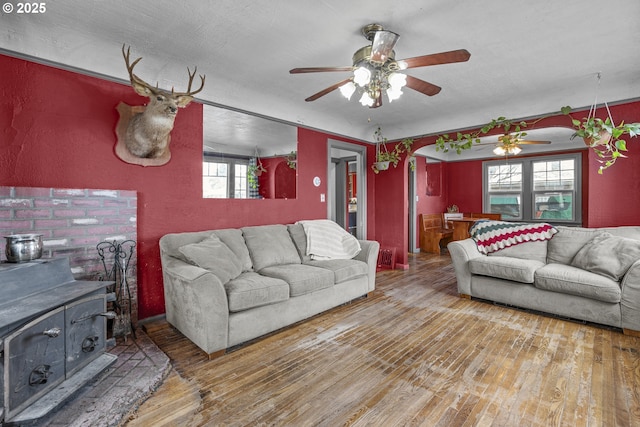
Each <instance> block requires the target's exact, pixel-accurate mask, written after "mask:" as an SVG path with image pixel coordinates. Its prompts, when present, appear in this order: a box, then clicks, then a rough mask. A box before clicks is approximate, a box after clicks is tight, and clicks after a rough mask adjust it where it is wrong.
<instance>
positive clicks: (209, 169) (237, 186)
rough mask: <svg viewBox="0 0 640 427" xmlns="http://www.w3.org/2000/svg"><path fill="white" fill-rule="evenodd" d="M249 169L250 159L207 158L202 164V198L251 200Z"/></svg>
mask: <svg viewBox="0 0 640 427" xmlns="http://www.w3.org/2000/svg"><path fill="white" fill-rule="evenodd" d="M248 167H249V159H231V158H226V157H225V158H217V157H208V156H207V157H205V159H204V161H203V162H202V197H204V198H216V199H224V198H233V199H246V198H249V193H248V190H247V170H248Z"/></svg>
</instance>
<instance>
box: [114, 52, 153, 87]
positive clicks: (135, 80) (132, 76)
mask: <svg viewBox="0 0 640 427" xmlns="http://www.w3.org/2000/svg"><path fill="white" fill-rule="evenodd" d="M130 54H131V46H129V47H128V48H127V52H126V53H125V51H124V44H123V45H122V56H124V62H125V64H126V65H127V71H128V72H129V80H131V84H137V85H140V86H143V87H146V88H148V89H149V90H151V91H153V90H154V88H153V86H151V85H150V84H149V83H147V82H145V81H144V80H142V79H141V78H140V77H138V76H136V75H135V74H133V67H135V66H136V64H137V63H138V62H140V60H141V59H142V57H140V58H138V59H136V60H135V61H133V64H131V65H129V55H130ZM155 89H156V90H157V89H158V87H157V85H156V88H155Z"/></svg>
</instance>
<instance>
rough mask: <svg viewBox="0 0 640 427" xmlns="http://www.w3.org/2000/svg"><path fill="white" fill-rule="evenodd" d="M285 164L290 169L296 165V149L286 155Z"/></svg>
mask: <svg viewBox="0 0 640 427" xmlns="http://www.w3.org/2000/svg"><path fill="white" fill-rule="evenodd" d="M286 160H287V166H289V167H290V168H291V169H295V168H296V167H297V166H298V153H297V152H296V151H292V152H291V153H289V154H288V155H287V157H286Z"/></svg>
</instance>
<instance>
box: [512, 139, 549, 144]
mask: <svg viewBox="0 0 640 427" xmlns="http://www.w3.org/2000/svg"><path fill="white" fill-rule="evenodd" d="M516 144H531V145H534V144H551V141H529V140H522V141H517V142H516Z"/></svg>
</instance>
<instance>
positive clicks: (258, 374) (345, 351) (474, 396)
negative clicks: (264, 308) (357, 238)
mask: <svg viewBox="0 0 640 427" xmlns="http://www.w3.org/2000/svg"><path fill="white" fill-rule="evenodd" d="M146 328H147V333H148V335H149V336H150V338H151V339H152V340H153V341H154V342H155V343H156V344H157V345H158V346H159V347H160V348H161V349H162V350H163V351H164V352H165V353H167V355H168V356H169V357H170V359H171V362H172V365H173V372H172V373H171V374H170V376H169V378H168V379H167V380H166V381H165V382H164V383H163V385H162V386H161V387H160V388H159V389H158V390H157V391H156V392H155V393H154V394H153V395H152V396H151V397H150V398H149V399H148V400H147V401H146V402H144V403H143V404H142V405H141V407H140V408H139V409H138V410H137V411H136V412H134V413H132V414H131V416H130V418H129V421H128V423H127V425H128V426H131V427H133V426H151V425H153V426H162V425H167V426H218V425H220V426H248V425H251V426H254V425H264V426H607V427H609V426H640V338H637V337H631V336H626V335H623V334H622V333H621V332H619V331H617V330H612V329H610V328H604V327H599V326H594V325H588V324H583V323H579V322H573V321H568V320H563V319H557V318H553V317H548V316H541V315H539V314H535V313H529V312H526V311H523V310H517V309H512V308H507V307H502V306H497V305H493V304H490V303H487V302H482V301H475V300H467V299H463V298H460V297H458V295H457V290H456V285H455V276H454V273H453V268H452V266H451V263H450V259H449V256H448V255H426V254H419V255H410V268H409V270H406V271H397V270H396V271H384V272H380V273H378V276H377V288H376V291H375V292H374V293H373V294H372V295H371V296H370V297H369V298H363V299H359V300H356V301H354V302H352V303H350V304H347V305H344V306H341V307H338V308H335V309H333V310H330V311H328V312H326V313H323V314H321V315H319V316H316V317H314V318H312V319H310V320H307V321H305V322H301V323H299V324H297V325H295V326H293V327H290V328H287V329H284V330H282V331H279V332H277V333H274V334H271V335H270V336H268V337H266V338H263V339H260V340H258V341H255V342H253V343H251V344H249V345H246V346H243V347H241V348H238V349H236V350H235V351H232V352H230V353H227V354H225V355H224V356H222V357H220V358H218V359H215V360H211V361H209V360H207V357H206V355H205V354H204V353H203V352H202V351H200V350H199V349H198V348H197V347H196V346H195V345H193V344H192V343H191V342H190V341H189V340H187V339H186V338H185V337H184V336H182V335H181V334H180V333H179V332H178V331H176V330H175V329H173V328H172V327H171V326H170V325H168V324H167V323H166V322H165V321H156V322H153V323H149V324H147V325H146Z"/></svg>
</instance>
